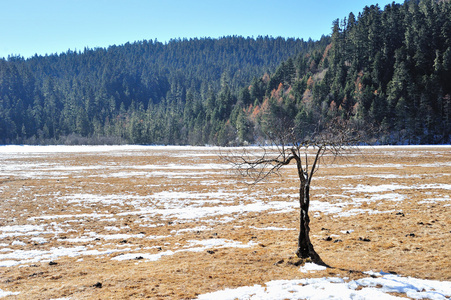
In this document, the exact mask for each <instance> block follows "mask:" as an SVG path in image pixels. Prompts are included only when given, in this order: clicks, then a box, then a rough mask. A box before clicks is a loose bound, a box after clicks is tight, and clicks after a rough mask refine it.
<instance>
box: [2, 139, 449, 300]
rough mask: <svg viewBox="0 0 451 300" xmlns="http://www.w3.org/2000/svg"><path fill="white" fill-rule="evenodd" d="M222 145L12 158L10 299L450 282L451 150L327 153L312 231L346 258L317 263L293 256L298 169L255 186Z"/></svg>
mask: <svg viewBox="0 0 451 300" xmlns="http://www.w3.org/2000/svg"><path fill="white" fill-rule="evenodd" d="M0 155H2V154H1V153H0ZM217 155H218V152H217V150H216V149H214V148H203V149H202V148H199V149H193V148H168V149H165V148H152V147H149V148H143V149H138V150H137V149H134V150H127V151H126V150H124V151H103V152H102V151H101V152H75V153H63V152H59V153H58V152H56V153H31V154H30V153H25V154H17V155H3V157H1V159H2V163H1V168H2V170H1V171H2V172H1V173H0V199H1V201H0V212H1V213H0V230H2V231H0V237H1V239H0V265H2V267H0V289H1V290H4V291H11V292H19V294H18V295H15V296H14V295H13V296H9V298H8V299H52V298H61V297H69V298H70V299H133V298H136V299H140V298H152V299H190V298H195V297H196V296H197V295H198V294H203V293H207V292H212V291H217V290H221V289H224V288H234V287H239V286H247V285H254V284H260V285H263V284H264V283H265V282H268V281H270V280H276V279H300V278H306V277H324V276H341V277H345V276H347V277H349V278H350V279H355V278H360V277H362V276H367V275H363V274H362V273H361V272H362V271H370V270H373V271H381V270H383V271H385V272H395V273H397V274H400V275H403V276H412V277H416V278H423V279H435V280H446V281H449V280H451V250H450V249H451V232H450V231H451V213H450V212H451V208H450V205H451V198H450V194H451V187H450V186H451V151H450V148H449V147H437V148H432V147H417V148H415V147H412V148H408V147H400V148H392V147H390V148H384V147H380V148H378V147H376V148H365V149H363V150H360V152H359V153H354V154H352V155H349V156H347V157H343V158H339V159H336V160H332V159H328V158H325V161H324V162H323V164H322V165H321V168H320V170H319V172H318V173H316V175H315V176H316V177H315V178H313V181H312V185H313V190H312V191H311V199H312V201H314V202H313V203H312V207H311V212H310V214H311V219H312V220H311V239H312V242H313V245H314V246H315V249H316V251H317V252H318V253H319V254H320V255H321V257H322V259H323V260H324V261H325V262H326V263H327V264H329V265H330V266H332V267H333V268H329V269H327V270H325V271H318V272H314V273H302V272H300V270H299V266H297V262H298V260H297V259H296V258H295V257H294V252H295V251H296V243H297V233H298V231H297V224H298V210H297V209H296V207H297V201H298V199H297V198H296V195H297V186H298V181H297V178H296V173H295V169H294V168H290V167H288V168H286V169H283V170H282V173H281V177H273V178H271V179H270V181H268V182H265V183H260V184H257V185H254V186H248V185H246V184H245V183H242V182H240V181H239V180H237V178H236V177H235V176H234V175H233V174H232V173H230V172H227V166H225V165H222V161H220V160H219V159H218V157H217ZM24 225H27V226H29V227H26V226H24Z"/></svg>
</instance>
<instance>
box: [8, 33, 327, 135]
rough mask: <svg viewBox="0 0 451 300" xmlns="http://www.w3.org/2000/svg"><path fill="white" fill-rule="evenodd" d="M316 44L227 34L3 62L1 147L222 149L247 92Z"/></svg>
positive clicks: (18, 58)
mask: <svg viewBox="0 0 451 300" xmlns="http://www.w3.org/2000/svg"><path fill="white" fill-rule="evenodd" d="M326 40H327V38H326ZM315 45H316V43H315V42H313V41H311V40H310V41H303V40H300V39H284V38H272V37H258V38H256V39H254V38H243V37H237V36H228V37H223V38H220V39H211V38H203V39H190V40H187V39H183V40H181V39H177V40H171V41H170V42H168V43H165V44H163V43H161V42H158V41H152V40H150V41H142V42H135V43H133V44H129V43H127V44H125V45H122V46H111V47H108V48H107V49H104V48H96V49H88V48H86V49H84V51H83V52H80V51H79V52H74V51H67V52H66V53H62V54H60V55H56V54H54V55H46V56H37V55H35V56H34V57H32V58H29V59H27V60H25V59H23V58H22V57H8V59H0V143H64V142H67V143H72V142H76V141H83V142H89V141H90V143H96V142H99V143H102V142H106V141H112V142H118V141H119V140H121V141H122V142H127V143H143V144H204V143H216V142H217V141H216V140H217V139H216V138H215V137H214V134H213V132H215V131H216V133H217V131H218V128H220V127H222V125H223V123H224V122H225V121H227V119H228V118H229V115H230V113H231V108H232V106H234V104H235V102H236V95H238V91H239V90H240V88H241V87H242V86H245V85H247V84H249V82H251V81H252V79H253V78H257V77H261V76H262V75H263V74H265V73H270V72H272V71H274V70H275V69H276V68H277V66H278V65H279V64H280V63H281V62H283V61H284V60H286V59H288V58H289V57H292V56H293V55H296V54H298V53H308V52H309V51H310V49H311V48H312V47H315Z"/></svg>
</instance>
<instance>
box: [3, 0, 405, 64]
mask: <svg viewBox="0 0 451 300" xmlns="http://www.w3.org/2000/svg"><path fill="white" fill-rule="evenodd" d="M389 3H392V1H386V0H384V1H382V0H379V1H377V0H376V1H371V0H341V1H339V0H308V1H305V0H277V1H276V0H274V1H269V0H158V1H157V0H0V58H1V57H5V58H6V57H7V56H8V55H10V54H12V55H21V56H24V57H25V58H28V57H30V56H33V55H34V54H38V55H45V54H53V53H58V54H59V53H61V52H66V51H67V50H68V49H71V50H83V49H84V48H85V47H89V48H95V47H108V46H109V45H122V44H124V43H126V42H134V41H141V40H149V39H153V40H154V39H158V41H161V42H165V41H169V40H170V39H171V38H179V37H180V38H194V37H199V38H201V37H212V38H218V37H221V36H226V35H241V36H244V37H247V36H254V37H257V36H259V35H263V36H265V35H269V36H273V37H277V36H282V37H286V38H289V37H294V38H303V39H305V40H307V39H308V38H312V39H314V40H317V39H319V38H320V37H321V35H323V34H324V35H328V34H330V33H331V27H332V21H333V20H335V19H337V18H339V19H343V18H344V17H346V16H348V14H349V12H351V11H352V12H353V13H354V14H356V15H357V14H358V13H359V12H361V11H362V10H363V8H364V7H365V6H366V5H372V4H379V6H380V7H381V8H384V6H385V5H387V4H389ZM397 3H399V2H398V1H397Z"/></svg>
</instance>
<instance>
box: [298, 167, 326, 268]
mask: <svg viewBox="0 0 451 300" xmlns="http://www.w3.org/2000/svg"><path fill="white" fill-rule="evenodd" d="M299 206H300V218H299V238H298V250H297V251H296V255H297V256H298V257H299V258H310V259H311V260H312V261H313V262H314V263H316V264H319V265H323V266H327V264H326V263H324V262H323V260H322V259H321V257H320V256H319V255H318V253H316V251H315V249H314V248H313V245H312V243H311V241H310V226H309V224H310V218H309V215H308V212H309V206H310V180H309V178H308V174H307V173H304V174H303V176H302V177H301V184H300V187H299Z"/></svg>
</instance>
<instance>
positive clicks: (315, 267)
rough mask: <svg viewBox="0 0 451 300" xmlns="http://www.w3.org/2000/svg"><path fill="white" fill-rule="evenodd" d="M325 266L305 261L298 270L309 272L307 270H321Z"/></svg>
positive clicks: (324, 268)
mask: <svg viewBox="0 0 451 300" xmlns="http://www.w3.org/2000/svg"><path fill="white" fill-rule="evenodd" d="M326 269H327V268H326V267H324V266H320V265H317V264H315V263H310V262H308V263H305V264H304V265H303V266H301V268H300V270H301V272H302V273H309V272H315V271H323V270H326Z"/></svg>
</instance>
